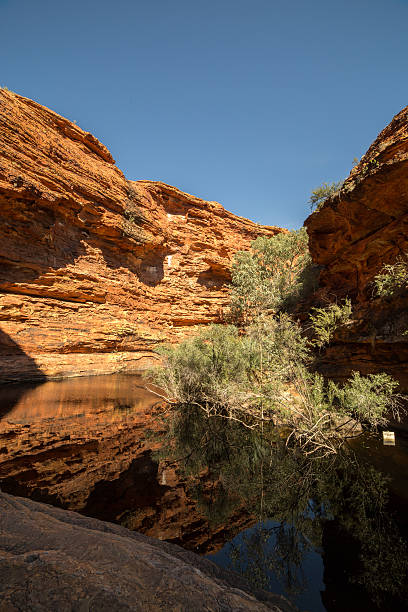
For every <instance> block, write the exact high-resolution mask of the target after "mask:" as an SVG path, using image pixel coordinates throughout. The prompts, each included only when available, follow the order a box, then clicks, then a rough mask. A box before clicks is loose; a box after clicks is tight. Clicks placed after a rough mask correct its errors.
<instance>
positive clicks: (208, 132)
mask: <svg viewBox="0 0 408 612" xmlns="http://www.w3.org/2000/svg"><path fill="white" fill-rule="evenodd" d="M407 24H408V0H343V1H341V2H339V1H336V2H335V1H332V0H315V1H313V0H309V2H306V0H206V1H205V2H204V1H203V0H200V1H198V0H173V1H172V2H170V1H168V0H145V1H143V2H142V1H138V0H134V1H131V0H115V2H108V1H107V0H98V1H96V0H82V1H78V0H71V1H70V2H64V1H60V2H55V1H51V0H35V1H34V0H0V85H5V86H7V87H8V88H9V89H12V90H13V91H16V92H17V93H20V94H22V95H24V96H27V97H29V98H32V99H34V100H36V101H38V102H40V103H41V104H44V105H45V106H48V107H49V108H51V109H53V110H54V111H56V112H58V113H60V114H61V115H64V116H66V117H68V118H69V119H73V120H76V121H77V123H78V125H80V126H81V127H82V128H83V129H85V130H87V131H90V132H92V133H93V134H94V135H95V136H96V137H97V138H99V140H101V141H102V142H103V143H104V144H105V145H106V146H107V147H108V148H109V149H110V151H111V152H112V154H113V156H114V157H115V159H116V162H117V164H118V166H119V167H120V168H121V170H123V172H124V173H125V175H126V177H127V178H129V179H134V180H137V179H151V180H162V181H164V182H166V183H170V184H172V185H175V186H177V187H179V188H180V189H183V190H184V191H187V192H189V193H192V194H194V195H197V196H200V197H203V198H205V199H209V200H217V201H219V202H221V203H222V204H223V205H224V206H225V207H226V208H227V209H229V210H231V211H233V212H235V213H237V214H240V215H244V216H246V217H249V218H251V219H253V220H255V221H258V222H260V223H265V224H269V225H280V226H285V227H290V228H294V227H300V226H301V225H302V223H303V220H304V219H305V217H306V216H307V214H308V212H309V210H308V204H307V200H308V197H309V194H310V191H311V190H312V189H313V188H315V187H317V186H318V185H320V184H321V183H322V182H324V181H333V180H339V179H342V178H344V177H345V176H346V175H347V174H348V173H349V171H350V169H351V166H352V160H353V158H354V157H360V156H361V155H362V154H363V153H364V152H365V150H366V149H367V147H368V146H369V145H370V143H371V142H372V141H373V140H374V138H375V137H376V136H377V134H378V132H379V131H380V130H381V129H382V128H383V127H385V125H386V124H387V123H389V121H390V120H391V119H392V117H393V116H394V115H395V114H396V113H397V112H398V111H399V110H401V108H403V107H404V106H406V105H407V104H408V78H407V75H408V70H407V68H408V66H407V64H408V34H407Z"/></svg>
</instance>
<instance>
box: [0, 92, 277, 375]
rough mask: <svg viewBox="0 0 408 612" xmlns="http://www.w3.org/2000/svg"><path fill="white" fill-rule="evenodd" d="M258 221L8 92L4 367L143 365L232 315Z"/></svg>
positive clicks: (1, 149)
mask: <svg viewBox="0 0 408 612" xmlns="http://www.w3.org/2000/svg"><path fill="white" fill-rule="evenodd" d="M278 231H280V230H279V229H278V228H274V227H264V226H259V225H257V224H255V223H252V222H251V221H248V220H246V219H243V218H241V217H237V216H236V215H233V214H231V213H229V212H228V211H226V210H225V209H224V208H223V207H222V206H221V205H220V204H218V203H217V202H206V201H204V200H201V199H199V198H196V197H193V196H191V195H188V194H186V193H183V192H181V191H179V190H178V189H176V188H174V187H170V186H168V185H165V184H163V183H154V182H150V181H138V182H130V181H127V180H126V179H125V177H124V176H123V174H122V172H121V171H120V170H119V169H118V168H117V167H116V166H115V162H114V160H113V159H112V156H111V155H110V153H109V151H108V150H107V149H106V147H105V146H103V145H102V144H101V143H100V142H99V141H98V140H96V138H94V136H92V135H91V134H89V133H87V132H84V131H83V130H82V129H80V128H79V127H78V126H76V125H74V124H73V123H71V122H70V121H68V120H67V119H64V118H62V117H60V116H59V115H57V114H56V113H54V112H52V111H50V110H48V109H47V108H44V107H43V106H40V105H39V104H37V103H35V102H33V101H31V100H28V99H26V98H23V97H21V96H18V95H17V94H14V93H12V92H9V91H4V90H0V378H1V379H2V380H18V379H23V378H38V377H42V376H44V375H45V376H53V377H54V376H72V375H80V374H98V373H104V372H105V373H107V372H114V371H119V370H131V369H137V368H139V367H140V366H141V365H143V363H145V362H146V361H148V360H149V359H151V358H152V356H153V355H154V347H155V345H156V344H157V343H158V342H161V341H163V340H176V339H178V338H180V337H182V336H183V335H185V334H186V333H188V332H189V331H191V329H192V328H194V327H195V326H197V325H202V324H207V323H210V322H215V321H218V320H219V319H220V315H221V313H222V309H223V308H224V307H225V305H226V303H227V293H228V292H227V287H226V283H227V281H228V279H229V269H230V264H231V258H232V256H233V254H234V252H235V251H236V250H238V249H243V248H247V247H248V246H249V244H250V242H251V240H253V239H254V238H256V237H257V236H258V235H273V234H275V233H276V232H278Z"/></svg>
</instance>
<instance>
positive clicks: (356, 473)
mask: <svg viewBox="0 0 408 612" xmlns="http://www.w3.org/2000/svg"><path fill="white" fill-rule="evenodd" d="M166 422H167V429H168V432H167V433H168V443H167V445H166V449H165V450H162V451H161V456H162V458H164V457H165V456H166V457H167V458H169V457H171V458H173V459H178V460H179V465H180V469H182V470H183V471H184V472H185V474H186V475H187V476H190V480H189V482H191V485H190V488H189V494H190V496H192V497H193V498H195V499H196V500H197V501H198V503H199V506H200V508H201V511H202V512H203V513H205V514H206V515H207V516H208V518H209V520H210V521H211V522H212V523H213V524H214V523H215V524H217V523H223V522H226V521H228V518H229V517H230V516H231V514H232V512H234V511H237V510H238V509H242V511H243V512H246V513H248V514H250V515H251V516H253V517H254V523H258V525H257V528H256V529H251V530H249V532H246V533H244V534H243V535H242V537H241V538H240V539H239V541H238V544H237V543H234V544H233V545H230V547H229V552H230V566H231V568H232V569H235V570H236V571H239V572H240V573H243V574H245V576H246V578H247V579H248V580H249V581H250V582H251V583H252V585H253V587H255V588H268V584H269V581H270V574H271V573H273V574H274V575H275V576H277V577H278V578H279V579H280V580H281V581H282V583H284V585H285V589H286V591H287V593H288V595H291V594H292V595H295V594H296V593H299V592H300V591H301V590H303V589H305V588H306V583H305V577H304V575H303V573H302V563H303V560H304V557H305V554H306V553H307V552H309V551H313V550H316V549H317V550H319V549H320V552H321V547H322V539H323V536H324V535H325V534H326V533H327V529H328V527H330V526H331V525H336V533H337V534H339V533H340V534H344V540H342V541H340V542H339V543H338V544H339V547H340V548H341V547H342V546H349V547H350V550H351V551H352V553H353V557H352V559H351V560H350V558H349V559H348V561H347V563H346V567H341V568H340V567H339V571H341V572H342V573H343V576H344V574H346V578H347V584H348V587H349V588H350V589H351V591H353V592H354V593H355V594H356V593H357V594H358V596H360V597H362V598H363V600H364V601H368V602H371V603H370V605H372V606H373V607H374V605H375V604H378V605H380V606H381V605H382V604H381V602H383V601H384V600H385V599H386V600H387V602H388V604H387V605H389V604H390V603H391V602H392V601H395V602H398V601H399V600H400V599H401V598H402V599H404V597H406V596H407V595H408V593H407V591H406V585H405V581H406V575H407V569H408V552H407V546H406V543H405V542H404V540H403V539H402V538H401V536H400V533H399V530H398V527H397V524H396V522H395V520H394V518H393V516H392V514H390V512H389V508H388V487H387V479H386V477H385V476H383V475H382V474H380V473H379V472H378V471H376V470H375V469H374V468H373V467H371V466H369V465H368V464H365V463H362V462H361V461H359V460H358V459H357V457H356V456H355V454H354V453H353V451H352V450H351V449H349V448H345V449H344V450H343V451H342V452H341V454H338V455H336V456H335V457H326V458H322V459H310V458H308V457H305V456H304V455H302V454H300V453H298V452H296V451H293V450H288V449H287V448H286V447H285V445H284V443H283V442H282V440H281V439H280V438H279V434H278V432H277V430H276V429H273V428H272V427H268V428H265V429H264V431H263V433H262V432H260V431H254V430H248V429H245V428H244V427H242V426H241V425H239V424H238V423H234V422H231V421H228V420H224V419H218V418H210V419H208V418H207V417H206V416H205V415H204V414H203V412H202V411H200V410H199V409H194V407H192V408H191V409H190V410H188V411H186V410H184V411H183V412H181V411H179V412H177V411H174V412H172V413H171V415H170V417H166ZM204 475H205V478H203V476H204ZM329 531H330V530H329ZM323 556H324V550H323ZM353 585H354V586H353ZM359 587H360V588H359ZM364 592H365V593H364ZM396 605H398V603H396ZM333 609H334V608H333Z"/></svg>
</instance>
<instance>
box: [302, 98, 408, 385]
mask: <svg viewBox="0 0 408 612" xmlns="http://www.w3.org/2000/svg"><path fill="white" fill-rule="evenodd" d="M305 225H306V228H307V231H308V234H309V244H310V250H311V254H312V257H313V260H314V262H315V263H317V264H319V265H320V266H321V267H322V269H321V273H320V289H319V292H318V295H317V296H316V297H317V299H320V300H321V301H322V302H324V301H325V300H326V301H331V302H333V301H336V300H337V301H341V299H343V298H344V297H346V296H350V297H351V298H352V300H353V302H354V315H353V318H354V323H353V324H352V325H350V326H348V328H347V329H345V330H342V332H341V333H339V334H338V335H337V336H336V338H335V341H334V342H333V343H332V345H331V346H330V347H329V349H328V350H327V352H326V354H325V356H324V357H323V363H322V366H321V369H322V371H323V372H324V373H326V374H328V375H330V376H333V377H340V378H342V377H344V376H347V375H349V373H350V372H351V371H352V370H359V371H361V372H363V373H370V372H378V371H387V372H389V373H391V374H393V375H394V376H396V377H397V378H398V379H399V380H400V382H401V384H402V387H403V388H404V389H405V390H408V368H407V365H408V336H407V335H405V334H404V332H406V331H407V330H408V310H407V306H408V300H407V296H404V295H402V296H400V297H398V298H390V299H379V298H375V299H373V285H372V281H373V279H374V276H375V275H376V274H378V272H379V270H380V269H381V268H382V266H383V265H384V264H386V263H394V262H395V261H396V259H397V258H398V256H400V255H402V254H403V253H407V252H408V107H406V108H404V109H403V110H402V111H401V112H400V113H398V115H396V116H395V117H394V119H393V120H392V121H391V123H390V124H389V125H388V126H387V127H386V128H385V129H384V130H383V131H382V132H381V133H380V134H379V136H378V137H377V138H376V140H375V141H374V142H373V144H372V145H371V146H370V148H369V149H368V151H367V153H366V154H365V155H364V156H363V157H362V159H361V161H360V162H359V164H358V165H357V166H356V167H354V168H353V170H352V171H351V173H350V176H349V177H348V178H347V179H346V181H345V183H344V186H343V188H342V190H341V192H340V194H339V195H334V196H333V197H331V198H330V199H328V200H327V201H326V202H325V203H324V205H323V206H322V207H321V209H320V210H319V211H317V212H314V213H313V214H311V215H310V216H309V217H308V219H306V222H305Z"/></svg>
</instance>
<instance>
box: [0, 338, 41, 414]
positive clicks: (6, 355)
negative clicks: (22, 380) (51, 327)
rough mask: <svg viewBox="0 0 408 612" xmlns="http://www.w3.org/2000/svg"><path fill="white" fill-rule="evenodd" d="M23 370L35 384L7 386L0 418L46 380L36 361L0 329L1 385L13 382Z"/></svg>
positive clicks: (4, 391)
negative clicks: (28, 392)
mask: <svg viewBox="0 0 408 612" xmlns="http://www.w3.org/2000/svg"><path fill="white" fill-rule="evenodd" d="M21 369H23V371H24V372H27V378H29V379H32V381H33V382H31V383H27V384H26V385H18V386H17V385H7V386H4V387H2V388H1V400H0V418H1V417H2V416H4V415H5V414H7V413H8V412H9V411H10V410H12V409H13V407H14V406H15V405H16V404H17V403H18V402H19V400H20V399H21V398H22V397H23V396H24V395H25V394H26V393H27V391H29V390H30V389H34V388H35V387H36V386H38V385H39V384H41V383H42V382H43V381H45V380H46V377H45V375H44V374H43V372H42V371H41V369H40V368H39V367H38V366H37V364H36V362H35V360H34V359H33V358H32V357H29V355H27V354H26V353H25V352H24V351H23V350H22V349H21V347H20V346H19V345H18V344H17V343H16V342H15V341H14V340H12V339H11V338H10V336H9V335H8V334H6V333H5V332H4V331H3V330H2V329H0V383H8V382H13V381H14V380H16V379H18V373H19V372H20V371H21Z"/></svg>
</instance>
